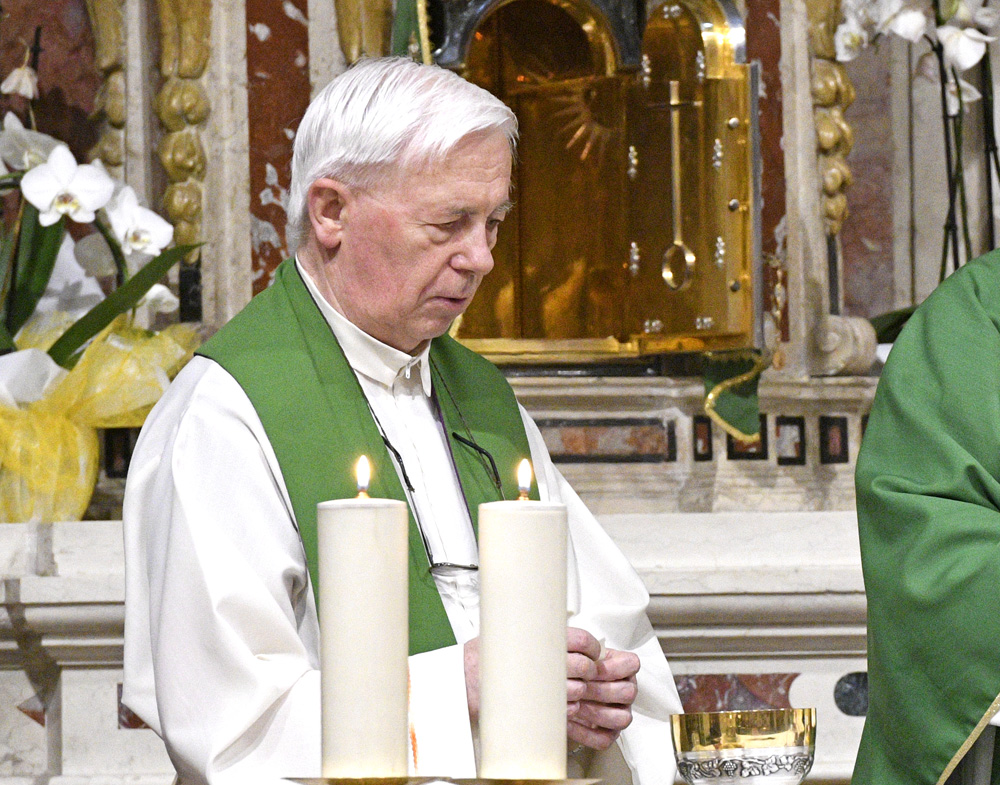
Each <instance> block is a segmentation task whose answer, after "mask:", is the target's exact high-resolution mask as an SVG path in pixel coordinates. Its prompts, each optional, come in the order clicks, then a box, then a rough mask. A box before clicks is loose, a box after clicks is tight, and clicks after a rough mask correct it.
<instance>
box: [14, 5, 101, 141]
mask: <svg viewBox="0 0 1000 785" xmlns="http://www.w3.org/2000/svg"><path fill="white" fill-rule="evenodd" d="M37 28H41V31H42V32H41V39H40V43H41V52H40V54H39V58H38V91H39V95H40V97H39V99H38V100H37V101H35V104H34V110H35V118H36V120H37V122H38V129H39V130H40V131H44V132H45V133H48V134H51V135H52V136H55V137H56V138H58V139H61V140H62V141H64V142H66V143H67V144H68V145H69V146H70V149H71V150H72V151H73V153H74V155H76V157H77V158H78V159H84V158H85V156H86V152H87V150H89V149H90V148H91V147H92V146H93V145H94V144H95V143H96V142H97V125H96V123H94V122H92V121H91V120H89V119H88V117H89V115H90V114H91V112H93V110H94V96H95V95H96V93H97V88H98V87H100V84H101V75H100V74H99V73H98V71H97V68H96V67H95V65H94V38H93V34H92V33H91V29H90V18H89V17H88V15H87V6H86V3H85V0H45V2H42V3H39V2H37V0H4V2H3V16H2V18H0V79H3V78H4V77H6V76H7V74H9V73H10V72H11V71H12V70H13V69H14V68H16V67H17V66H19V65H22V64H23V63H24V55H25V50H26V48H27V47H28V46H30V45H31V44H32V43H33V41H34V40H35V30H36V29H37ZM27 108H28V102H27V100H26V99H24V98H21V97H20V96H0V117H3V116H4V115H6V114H7V112H8V111H11V110H12V111H14V112H16V113H17V114H18V115H19V116H20V117H21V119H22V120H24V121H25V123H26V124H27V119H28V114H27Z"/></svg>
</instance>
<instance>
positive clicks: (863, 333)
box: [814, 316, 878, 376]
mask: <svg viewBox="0 0 1000 785" xmlns="http://www.w3.org/2000/svg"><path fill="white" fill-rule="evenodd" d="M814 335H815V340H816V348H817V349H818V350H819V357H818V358H817V360H818V362H819V367H818V368H817V369H816V373H817V374H818V375H820V376H833V375H841V376H843V375H856V374H863V373H868V371H869V370H870V369H871V367H872V363H873V362H874V360H875V349H876V348H877V345H878V339H877V338H876V337H875V328H874V327H872V323H871V322H869V321H868V320H867V319H859V318H856V317H851V316H824V317H822V318H820V319H819V321H818V323H817V324H816V330H815V332H814Z"/></svg>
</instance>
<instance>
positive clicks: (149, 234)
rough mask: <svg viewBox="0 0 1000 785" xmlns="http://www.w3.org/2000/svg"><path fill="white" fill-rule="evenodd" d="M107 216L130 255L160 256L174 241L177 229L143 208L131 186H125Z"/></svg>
mask: <svg viewBox="0 0 1000 785" xmlns="http://www.w3.org/2000/svg"><path fill="white" fill-rule="evenodd" d="M105 212H106V213H107V215H108V220H109V221H111V231H112V232H114V234H115V237H117V238H118V242H120V243H121V244H122V250H123V251H124V252H125V253H126V255H129V256H131V255H132V254H134V253H142V254H147V255H149V256H156V255H157V254H159V253H160V251H162V250H163V249H164V248H166V247H167V246H168V245H170V241H171V240H173V239H174V227H173V226H171V225H170V224H169V223H168V222H167V221H165V220H164V219H163V218H161V217H160V216H159V215H157V214H156V213H154V212H153V211H152V210H148V209H146V208H145V207H142V206H141V205H140V204H139V198H138V197H137V196H136V195H135V191H134V190H132V188H130V187H129V186H127V185H126V186H124V187H123V188H122V189H121V190H119V191H118V192H117V193H116V194H115V195H114V196H113V197H112V199H111V201H110V202H108V205H107V207H106V208H105Z"/></svg>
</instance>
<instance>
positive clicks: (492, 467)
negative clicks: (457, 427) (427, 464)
mask: <svg viewBox="0 0 1000 785" xmlns="http://www.w3.org/2000/svg"><path fill="white" fill-rule="evenodd" d="M366 400H367V399H366ZM368 411H369V412H371V415H372V419H373V420H375V425H376V427H377V428H378V432H379V436H381V437H382V443H383V444H384V445H385V448H386V450H388V451H389V454H390V455H392V458H393V460H394V461H395V462H396V466H398V467H399V473H400V475H401V477H402V479H403V486H404V487H405V488H406V492H407V495H408V496H409V500H410V509H411V510H413V517H414V518H416V520H417V529H418V530H419V531H420V541H421V542H422V543H423V544H424V553H426V554H427V564H428V565H429V568H428V569H429V571H430V573H431V575H434V576H436V577H445V576H448V575H454V574H457V573H472V572H476V571H478V570H479V565H478V564H456V563H455V562H446V561H434V557H433V555H432V554H431V546H430V543H429V542H428V541H427V535H426V534H425V533H424V527H423V525H422V524H421V521H420V515H419V513H418V512H417V505H416V503H415V502H414V501H413V493H414V487H413V482H412V481H411V480H410V475H409V474H407V472H406V464H404V463H403V456H402V455H400V453H399V450H397V449H396V448H395V446H394V445H393V443H392V442H391V441H389V437H388V436H386V434H385V430H384V429H383V428H382V423H381V422H379V419H378V416H377V415H376V414H375V410H374V409H373V408H372V406H371V403H369V404H368ZM451 435H452V436H453V437H454V438H455V439H457V440H458V441H459V442H461V443H462V444H464V445H466V446H468V447H471V448H472V449H473V450H475V451H476V452H477V453H478V454H479V455H480V456H481V457H483V458H485V459H486V461H487V462H488V463H487V465H488V472H489V474H490V479H491V480H492V481H493V484H494V486H495V487H496V489H497V492H498V493H499V494H500V499H501V500H502V499H503V486H502V485H501V482H500V472H499V471H498V470H497V464H496V461H495V460H494V458H493V456H492V455H490V453H489V452H488V451H487V450H485V449H483V448H482V447H480V446H479V445H478V444H476V443H475V441H473V440H471V439H466V438H465V437H463V436H462V435H460V434H459V433H456V432H455V431H452V433H451ZM470 436H471V434H470ZM470 522H471V521H470Z"/></svg>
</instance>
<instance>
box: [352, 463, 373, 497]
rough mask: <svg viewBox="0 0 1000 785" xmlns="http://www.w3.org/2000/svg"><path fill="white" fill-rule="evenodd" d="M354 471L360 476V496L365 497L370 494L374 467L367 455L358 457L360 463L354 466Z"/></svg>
mask: <svg viewBox="0 0 1000 785" xmlns="http://www.w3.org/2000/svg"><path fill="white" fill-rule="evenodd" d="M354 473H355V475H356V476H357V478H358V496H359V497H362V498H365V497H367V496H368V483H369V482H371V479H372V467H371V464H370V463H368V456H367V455H362V456H361V457H360V458H358V463H357V465H356V466H355V467H354Z"/></svg>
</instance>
